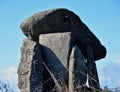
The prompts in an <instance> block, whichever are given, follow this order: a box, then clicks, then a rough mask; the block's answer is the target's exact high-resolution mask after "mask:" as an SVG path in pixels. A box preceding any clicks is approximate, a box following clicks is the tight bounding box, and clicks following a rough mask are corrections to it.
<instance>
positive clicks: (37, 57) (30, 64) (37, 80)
mask: <svg viewBox="0 0 120 92" xmlns="http://www.w3.org/2000/svg"><path fill="white" fill-rule="evenodd" d="M42 62H43V61H42V58H41V50H40V45H39V44H38V43H36V42H34V41H31V40H29V39H25V40H24V41H23V46H22V48H21V62H20V64H19V68H18V86H19V89H20V92H42V73H43V72H42V71H43V65H42Z"/></svg>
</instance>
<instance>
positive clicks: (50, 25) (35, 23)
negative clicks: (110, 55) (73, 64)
mask: <svg viewBox="0 0 120 92" xmlns="http://www.w3.org/2000/svg"><path fill="white" fill-rule="evenodd" d="M21 29H22V31H23V33H24V34H25V35H26V36H28V37H29V38H30V39H32V40H34V41H37V42H38V40H39V35H40V34H45V33H56V32H72V34H73V35H74V38H75V42H76V44H77V45H78V46H79V48H81V51H82V53H83V55H84V57H85V58H86V57H87V56H86V52H85V50H86V46H87V45H91V47H92V48H93V54H94V60H99V59H101V58H104V57H105V55H106V49H105V47H104V46H103V45H102V44H101V43H100V41H99V40H98V39H97V37H96V36H95V35H94V34H93V33H92V32H91V31H90V29H89V28H88V27H87V26H86V25H85V24H84V23H83V22H82V21H81V19H80V18H79V17H78V16H77V15H76V14H75V13H73V12H72V11H70V10H67V9H64V8H57V9H53V10H47V11H43V12H40V13H37V14H35V15H33V16H31V17H30V18H28V19H26V20H25V21H24V22H23V23H22V24H21Z"/></svg>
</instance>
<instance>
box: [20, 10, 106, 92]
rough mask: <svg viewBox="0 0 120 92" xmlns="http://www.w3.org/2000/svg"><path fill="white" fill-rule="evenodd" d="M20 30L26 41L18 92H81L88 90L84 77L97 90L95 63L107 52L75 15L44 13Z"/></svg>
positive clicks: (29, 19) (31, 18) (66, 12)
mask: <svg viewBox="0 0 120 92" xmlns="http://www.w3.org/2000/svg"><path fill="white" fill-rule="evenodd" d="M21 29H22V31H23V33H24V34H25V35H26V36H27V37H28V39H25V40H24V41H23V46H22V48H21V62H20V64H19V68H18V86H19V88H20V91H21V92H80V90H82V88H83V89H87V87H86V86H85V87H83V85H85V84H86V80H87V76H88V84H89V86H90V87H91V88H93V91H94V92H96V91H95V90H96V89H97V90H98V89H99V88H100V84H99V78H98V74H97V68H96V64H95V62H94V61H96V60H99V59H101V58H104V57H105V55H106V48H105V47H104V46H103V45H102V44H101V42H100V41H99V40H98V38H97V37H96V36H95V35H94V34H93V33H92V32H91V31H90V30H89V28H88V27H87V26H86V25H85V24H84V23H83V22H82V21H81V19H80V18H79V17H78V16H77V15H76V14H75V13H73V12H72V11H70V10H67V9H64V8H58V9H53V10H47V11H43V12H40V13H37V14H35V15H33V16H31V17H30V18H28V19H26V20H25V21H24V22H23V23H22V24H21ZM94 89H95V90H94ZM93 91H92V92H93ZM81 92H82V91H81Z"/></svg>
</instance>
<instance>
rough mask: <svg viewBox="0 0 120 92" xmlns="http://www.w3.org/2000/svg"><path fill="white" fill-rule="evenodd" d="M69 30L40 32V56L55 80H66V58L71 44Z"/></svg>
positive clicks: (67, 58)
mask: <svg viewBox="0 0 120 92" xmlns="http://www.w3.org/2000/svg"><path fill="white" fill-rule="evenodd" d="M72 42H74V41H73V39H72V37H71V32H66V33H51V34H41V35H40V37H39V43H40V44H41V45H42V46H41V47H42V56H43V58H44V61H45V63H46V66H47V67H48V68H49V70H50V71H51V72H52V73H53V74H54V75H55V77H56V79H57V80H64V81H67V80H68V60H69V53H70V49H71V48H72V45H73V43H72Z"/></svg>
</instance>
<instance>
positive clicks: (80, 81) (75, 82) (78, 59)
mask: <svg viewBox="0 0 120 92" xmlns="http://www.w3.org/2000/svg"><path fill="white" fill-rule="evenodd" d="M86 81H87V71H86V59H85V58H84V56H83V55H82V53H81V51H80V49H79V48H78V46H77V45H75V46H74V47H73V48H72V52H71V54H70V60H69V92H74V90H75V89H78V87H79V86H81V87H82V86H83V85H85V84H86Z"/></svg>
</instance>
